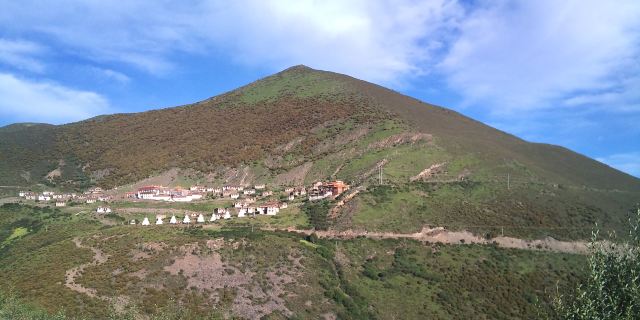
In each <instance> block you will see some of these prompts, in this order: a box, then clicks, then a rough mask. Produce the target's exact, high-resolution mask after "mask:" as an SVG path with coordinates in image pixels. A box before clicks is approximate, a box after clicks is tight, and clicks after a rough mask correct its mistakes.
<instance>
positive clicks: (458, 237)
mask: <svg viewBox="0 0 640 320" xmlns="http://www.w3.org/2000/svg"><path fill="white" fill-rule="evenodd" d="M263 230H270V231H276V230H279V231H288V232H295V233H300V234H306V235H310V234H312V233H314V232H315V234H316V235H317V236H318V237H320V238H324V239H353V238H356V237H365V238H370V239H414V240H418V241H422V242H437V243H444V244H463V243H466V244H471V243H477V244H496V245H497V246H499V247H502V248H513V249H523V250H542V251H553V252H564V253H575V254H585V253H587V249H588V248H587V243H586V242H585V241H560V240H556V239H553V238H550V237H547V238H545V239H538V240H524V239H519V238H512V237H497V238H492V239H485V238H482V237H478V236H475V235H473V234H472V233H471V232H468V231H448V230H446V229H444V228H442V227H438V228H428V227H424V228H422V230H421V231H420V232H416V233H393V232H369V231H359V230H346V231H336V230H327V231H314V230H304V229H302V230H301V229H295V228H287V229H273V228H263Z"/></svg>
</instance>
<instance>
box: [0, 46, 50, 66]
mask: <svg viewBox="0 0 640 320" xmlns="http://www.w3.org/2000/svg"><path fill="white" fill-rule="evenodd" d="M44 51H45V49H44V48H43V47H42V46H41V45H39V44H37V43H34V42H31V41H24V40H9V39H2V38H0V63H4V64H7V65H9V66H11V67H13V68H16V69H22V70H27V71H31V72H43V71H44V69H45V66H44V64H43V63H42V62H40V61H39V60H38V59H36V58H34V57H33V56H35V55H39V54H42V53H43V52H44Z"/></svg>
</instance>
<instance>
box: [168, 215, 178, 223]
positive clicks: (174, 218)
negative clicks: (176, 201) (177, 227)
mask: <svg viewBox="0 0 640 320" xmlns="http://www.w3.org/2000/svg"><path fill="white" fill-rule="evenodd" d="M169 223H171V224H176V223H178V220H176V216H175V215H174V216H171V220H169Z"/></svg>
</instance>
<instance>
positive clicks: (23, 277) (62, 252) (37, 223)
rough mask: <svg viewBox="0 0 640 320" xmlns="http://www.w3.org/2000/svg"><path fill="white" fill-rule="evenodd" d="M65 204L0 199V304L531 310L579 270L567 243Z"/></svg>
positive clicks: (1, 308) (83, 308)
mask: <svg viewBox="0 0 640 320" xmlns="http://www.w3.org/2000/svg"><path fill="white" fill-rule="evenodd" d="M74 212H75V211H74V209H72V208H64V209H63V210H60V209H57V208H56V209H52V208H38V207H30V206H20V205H3V206H0V272H1V273H2V274H3V276H2V277H0V286H2V288H3V289H2V290H1V291H0V317H8V318H14V316H15V315H23V316H21V317H20V319H46V318H48V317H47V316H42V314H43V313H44V314H45V315H46V314H54V313H57V312H64V314H66V316H67V317H68V318H73V319H76V318H77V319H104V318H106V317H108V316H111V317H112V318H111V319H123V318H125V316H126V315H135V316H137V317H136V319H138V318H139V317H140V316H145V317H147V316H151V317H152V319H205V318H206V319H211V318H213V319H222V318H231V317H232V316H233V318H236V319H257V318H261V317H263V318H265V319H284V318H295V319H319V318H330V319H331V318H336V317H337V318H339V319H393V318H395V317H397V316H398V315H401V316H402V318H403V319H425V318H428V319H464V318H487V319H532V318H536V317H537V316H538V315H539V314H540V313H544V312H545V310H546V308H547V307H548V303H549V302H550V299H551V297H552V295H551V293H552V292H556V290H560V291H559V292H565V290H566V288H570V287H572V284H573V283H574V282H575V281H577V280H579V279H581V278H582V277H583V276H584V272H585V270H584V267H583V265H584V263H585V257H583V256H580V255H574V254H561V253H549V252H536V251H526V250H513V249H500V248H497V247H494V246H482V245H474V244H465V245H441V244H424V243H420V242H417V241H413V240H382V241H376V240H371V239H363V238H356V239H351V240H327V239H325V240H322V239H315V238H313V237H311V238H305V237H303V236H298V235H296V234H291V233H285V232H269V231H260V230H253V231H252V230H251V229H241V228H235V229H225V228H222V229H217V230H204V229H199V228H180V227H169V226H164V227H163V226H156V227H149V228H144V227H140V226H127V225H115V226H105V225H104V224H103V223H102V222H100V221H99V220H98V219H96V218H95V217H94V216H92V215H87V214H86V213H85V214H80V215H77V214H75V213H74ZM308 240H310V241H311V242H310V241H308ZM78 268H81V270H80V269H78ZM78 270H80V271H78ZM9 295H12V296H9ZM15 299H18V301H22V302H21V303H22V304H23V305H21V304H20V303H18V304H16V302H15ZM33 310H42V311H41V312H37V311H33ZM25 314H26V315H32V316H24V315H25ZM11 315H13V316H11ZM36 315H40V316H36ZM16 318H17V317H16ZM56 319H62V318H61V317H59V318H56ZM131 319H133V318H131Z"/></svg>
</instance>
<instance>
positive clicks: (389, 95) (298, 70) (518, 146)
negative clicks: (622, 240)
mask: <svg viewBox="0 0 640 320" xmlns="http://www.w3.org/2000/svg"><path fill="white" fill-rule="evenodd" d="M288 78H294V79H293V80H291V79H288ZM284 81H290V82H291V83H290V84H289V83H287V85H290V86H289V87H286V86H283V88H279V87H278V86H280V84H279V83H278V82H284ZM296 81H298V82H297V83H296ZM273 83H275V84H273ZM318 87H320V90H316V89H317V88H318ZM256 88H257V89H256ZM265 88H266V89H265ZM278 89H280V91H276V90H278ZM269 90H272V91H274V92H271V91H269ZM314 90H316V91H317V92H314ZM255 91H265V92H267V93H266V95H265V96H264V97H261V96H259V95H258V96H256V94H255ZM298 93H302V94H301V97H300V99H296V97H295V96H293V95H294V94H298ZM259 94H263V93H262V92H259ZM327 95H334V96H329V97H327ZM341 95H344V96H346V97H347V98H346V99H349V100H348V101H347V102H346V103H344V102H342V103H337V104H339V107H342V108H344V109H355V108H357V104H358V103H359V104H369V105H368V106H365V109H366V112H371V113H372V114H373V113H374V112H375V113H380V111H382V112H383V113H385V112H386V113H388V114H392V115H395V116H397V117H398V118H400V119H401V120H403V121H404V122H406V123H408V124H409V126H410V127H412V128H414V129H416V130H417V131H420V132H423V133H428V134H433V135H434V136H436V138H439V139H440V142H441V143H442V144H444V145H447V147H448V148H449V149H451V150H457V152H460V153H463V152H468V151H470V152H473V153H480V154H482V156H489V157H492V156H503V157H504V158H505V159H510V158H513V159H516V160H517V161H519V162H525V165H529V166H533V167H541V168H542V169H543V170H546V171H549V172H551V173H552V174H553V173H557V172H556V171H557V170H554V168H553V166H556V165H561V162H562V161H561V160H562V159H557V158H562V157H564V156H567V157H570V158H572V160H573V161H581V163H582V164H583V166H584V167H585V168H586V169H584V170H581V171H576V170H571V169H572V168H570V167H565V168H564V170H563V171H566V170H569V171H568V172H570V174H572V175H573V176H574V177H573V178H572V179H568V178H566V177H562V174H558V176H559V177H562V179H560V180H565V181H563V182H565V183H568V182H571V181H572V180H575V182H576V183H577V184H584V185H588V184H594V185H598V186H600V187H602V188H610V189H615V188H622V189H625V188H628V189H632V190H640V180H638V179H637V178H635V177H632V176H630V175H628V174H626V173H622V172H620V171H617V170H616V169H614V168H611V167H609V166H606V165H604V164H601V163H600V162H596V161H595V160H592V159H590V158H588V157H586V156H584V155H581V154H578V153H576V152H574V151H571V150H569V149H567V148H564V147H561V146H555V145H550V144H540V143H533V142H527V141H525V140H523V139H521V138H519V137H517V136H514V135H512V134H509V133H506V132H503V131H500V130H498V129H495V128H492V127H489V126H487V125H485V124H483V123H481V122H479V121H477V120H474V119H472V118H469V117H466V116H464V115H462V114H461V113H459V112H456V111H453V110H450V109H447V108H444V107H441V106H436V105H433V104H429V103H425V102H423V101H420V100H418V99H415V98H413V97H409V96H406V95H403V94H400V93H398V92H396V91H393V90H390V89H387V88H384V87H381V86H379V85H375V84H371V83H368V82H365V81H362V80H359V79H356V78H352V77H349V76H346V75H342V74H338V73H333V72H328V71H318V70H314V69H312V68H309V67H307V66H304V65H296V66H292V67H290V68H287V69H285V70H283V71H281V72H278V73H276V74H274V75H271V76H268V77H265V78H262V79H259V80H257V81H254V82H252V83H249V84H247V85H245V86H242V87H239V88H237V89H235V90H231V91H229V92H226V93H223V94H220V95H217V96H214V97H211V98H208V99H204V100H202V101H199V102H195V103H192V104H187V105H183V106H177V107H170V108H164V109H157V110H149V111H144V112H139V113H128V114H112V115H100V116H97V117H93V118H90V119H86V120H82V121H79V122H75V123H69V124H64V125H57V126H53V125H46V124H12V125H8V126H5V127H2V128H1V129H0V132H2V133H5V134H6V132H7V131H13V132H26V131H32V130H31V129H32V128H37V129H39V130H40V131H41V132H39V133H37V132H30V134H31V135H38V134H44V135H51V134H52V133H51V132H49V130H53V131H55V133H54V135H55V136H56V140H57V146H56V148H55V149H56V150H59V152H58V154H57V156H58V157H62V156H63V155H62V154H61V153H64V152H71V153H73V154H82V152H78V150H74V148H67V147H65V144H69V143H78V140H81V139H78V134H80V133H77V131H78V130H77V128H78V127H83V126H87V127H89V126H93V127H92V128H91V129H89V131H90V130H93V129H95V127H96V126H98V125H99V124H100V123H111V124H114V125H116V126H117V125H122V124H121V123H118V122H119V121H120V120H122V119H124V118H128V119H132V118H149V117H168V118H171V117H173V118H174V120H175V121H189V120H191V121H194V122H195V121H196V120H194V119H193V118H189V117H188V116H187V117H184V116H183V115H181V113H184V112H185V111H189V110H192V109H197V108H200V109H202V108H211V107H213V109H217V110H220V109H224V107H225V106H229V105H234V104H238V103H237V101H238V100H240V103H239V104H242V103H244V104H246V105H249V106H252V105H253V106H256V105H257V104H261V103H263V102H266V103H273V101H272V100H276V101H275V104H278V103H281V102H282V103H283V104H287V103H288V104H290V105H291V107H294V106H295V105H296V104H306V103H308V100H310V99H311V98H313V99H316V100H319V101H320V102H321V101H323V99H324V100H328V101H329V102H330V103H333V102H334V101H333V100H332V99H335V97H338V96H341ZM247 97H249V98H248V99H247ZM283 97H284V98H283ZM263 98H264V99H263ZM270 99H271V100H270ZM278 99H280V100H278ZM286 100H290V101H286ZM325 102H326V101H325ZM314 103H317V101H315V102H314ZM325 104H326V103H325ZM371 105H373V106H374V108H377V109H378V110H374V111H372V110H370V109H371V108H370V107H371ZM367 107H369V108H367ZM281 109H282V108H281ZM310 109H313V107H311V108H310ZM334 109H336V108H334ZM246 111H250V110H246ZM251 111H253V110H251ZM306 111H308V110H306ZM316 111H317V109H316V110H314V112H316ZM334 111H336V110H334ZM343 111H344V110H343ZM349 111H353V110H349ZM361 111H362V110H361ZM280 112H281V113H280V116H287V115H286V110H280ZM268 113H270V112H267V114H268ZM348 113H349V112H342V114H341V115H340V116H349V117H350V116H351V115H347V114H348ZM296 116H297V117H300V115H299V114H297V115H296ZM325 116H326V114H325ZM383 117H384V116H383ZM184 118H187V119H184ZM326 118H327V120H328V119H329V118H332V117H331V116H327V117H326ZM288 120H289V121H288V122H289V124H291V123H293V122H295V121H296V120H297V119H295V118H294V119H288ZM120 122H122V121H120ZM125 122H126V121H125ZM185 124H186V125H189V123H188V122H186V123H185ZM127 125H133V126H135V125H136V123H132V122H128V123H127ZM144 125H147V126H149V125H152V123H151V124H150V123H147V124H142V125H140V126H141V127H142V126H144ZM213 125H217V123H213ZM316 125H318V123H316ZM7 128H11V129H10V130H7ZM263 129H264V128H263ZM112 130H117V128H112ZM191 130H196V129H195V128H191ZM33 131H37V130H33ZM74 131H76V134H75V136H74V134H73V133H71V134H69V132H74ZM80 131H82V130H80ZM61 132H62V133H61ZM82 133H84V134H88V132H87V131H84V132H82ZM254 133H255V132H254ZM70 136H73V137H72V138H73V139H72V141H64V139H69V138H70ZM287 136H288V135H287ZM288 138H290V137H289V136H288ZM36 140H37V139H36ZM151 140H153V139H151ZM121 142H122V143H125V141H121ZM286 142H288V141H286ZM273 146H274V145H273V143H271V144H269V147H268V148H270V147H273ZM0 147H2V146H1V145H0ZM23 147H24V145H23ZM245 147H246V146H245ZM70 149H71V150H70ZM5 150H6V146H5ZM487 150H488V151H489V152H487ZM491 152H493V153H495V154H493V155H492V154H489V153H491ZM454 153H456V152H454ZM522 154H524V155H525V156H522ZM56 160H57V159H53V160H52V162H56ZM80 160H81V161H86V162H88V161H87V160H93V159H90V158H89V157H87V156H85V157H84V158H83V157H82V156H81V157H80ZM250 160H255V159H254V158H250ZM493 160H496V159H493ZM548 161H553V162H554V164H548V163H547V162H548ZM591 161H593V162H591ZM526 162H529V163H528V164H527V163H526ZM587 162H591V163H589V164H586V163H587ZM86 164H87V163H83V165H86ZM227 164H228V163H227ZM236 164H238V163H236ZM176 166H178V167H180V163H176ZM104 169H105V166H104V165H102V166H101V167H100V166H99V167H98V168H96V170H104ZM162 169H169V167H166V166H165V167H163V168H162ZM23 171H29V170H23ZM597 171H601V172H600V173H599V174H595V175H594V172H595V173H598V172H597ZM602 171H606V172H607V173H606V174H605V173H602ZM620 174H622V175H620ZM611 175H618V176H619V177H617V179H618V180H619V181H616V182H615V183H608V182H607V180H608V179H610V178H611V177H610V176H611ZM134 179H135V178H134ZM133 181H134V180H132V179H125V180H123V182H124V183H128V182H133ZM94 182H95V183H98V184H100V183H101V182H100V181H99V179H98V180H95V179H94Z"/></svg>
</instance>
